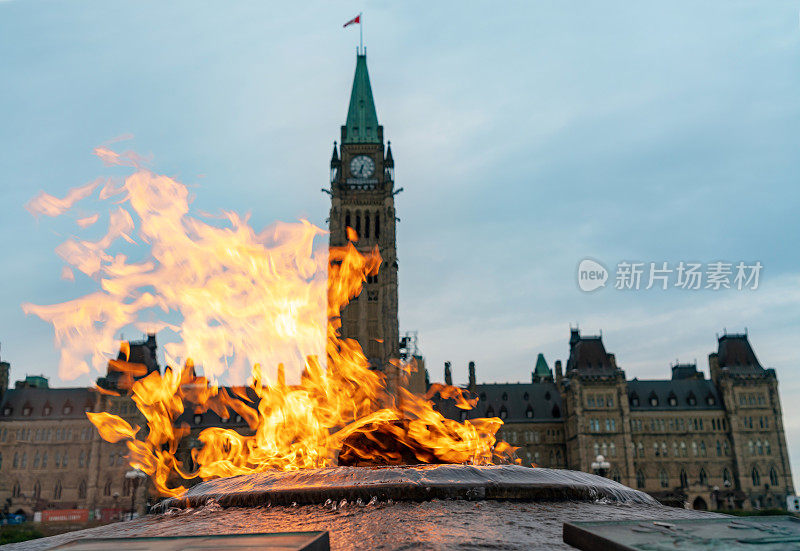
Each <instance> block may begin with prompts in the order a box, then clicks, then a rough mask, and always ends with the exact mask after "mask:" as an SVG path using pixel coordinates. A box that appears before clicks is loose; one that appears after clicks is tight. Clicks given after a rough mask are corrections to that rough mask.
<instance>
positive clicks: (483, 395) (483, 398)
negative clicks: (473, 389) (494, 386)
mask: <svg viewBox="0 0 800 551" xmlns="http://www.w3.org/2000/svg"><path fill="white" fill-rule="evenodd" d="M480 398H481V400H486V393H485V392H481V396H480Z"/></svg>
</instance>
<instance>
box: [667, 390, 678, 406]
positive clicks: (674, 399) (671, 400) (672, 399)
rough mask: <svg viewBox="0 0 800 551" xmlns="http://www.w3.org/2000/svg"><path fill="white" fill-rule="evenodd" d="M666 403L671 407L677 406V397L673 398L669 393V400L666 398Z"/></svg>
mask: <svg viewBox="0 0 800 551" xmlns="http://www.w3.org/2000/svg"><path fill="white" fill-rule="evenodd" d="M667 402H669V405H671V406H677V405H678V398H677V396H675V394H673V393H672V392H670V393H669V398H667Z"/></svg>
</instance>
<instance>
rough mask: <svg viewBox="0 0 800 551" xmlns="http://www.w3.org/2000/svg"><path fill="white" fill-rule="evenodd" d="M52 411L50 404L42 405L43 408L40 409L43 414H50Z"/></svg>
mask: <svg viewBox="0 0 800 551" xmlns="http://www.w3.org/2000/svg"><path fill="white" fill-rule="evenodd" d="M52 412H53V408H51V407H50V406H44V409H43V410H42V413H43V414H44V415H50V414H51V413H52Z"/></svg>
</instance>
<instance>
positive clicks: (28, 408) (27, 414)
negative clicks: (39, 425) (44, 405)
mask: <svg viewBox="0 0 800 551" xmlns="http://www.w3.org/2000/svg"><path fill="white" fill-rule="evenodd" d="M31 411H33V410H32V408H31V406H25V407H23V408H22V415H24V416H25V417H30V415H31Z"/></svg>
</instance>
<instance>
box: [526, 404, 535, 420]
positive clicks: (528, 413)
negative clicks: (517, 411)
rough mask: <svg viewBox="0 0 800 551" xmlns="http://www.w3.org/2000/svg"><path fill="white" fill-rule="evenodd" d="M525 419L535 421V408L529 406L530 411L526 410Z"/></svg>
mask: <svg viewBox="0 0 800 551" xmlns="http://www.w3.org/2000/svg"><path fill="white" fill-rule="evenodd" d="M525 417H527V418H528V419H533V408H532V407H531V406H530V404H529V405H528V409H526V410H525Z"/></svg>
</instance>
